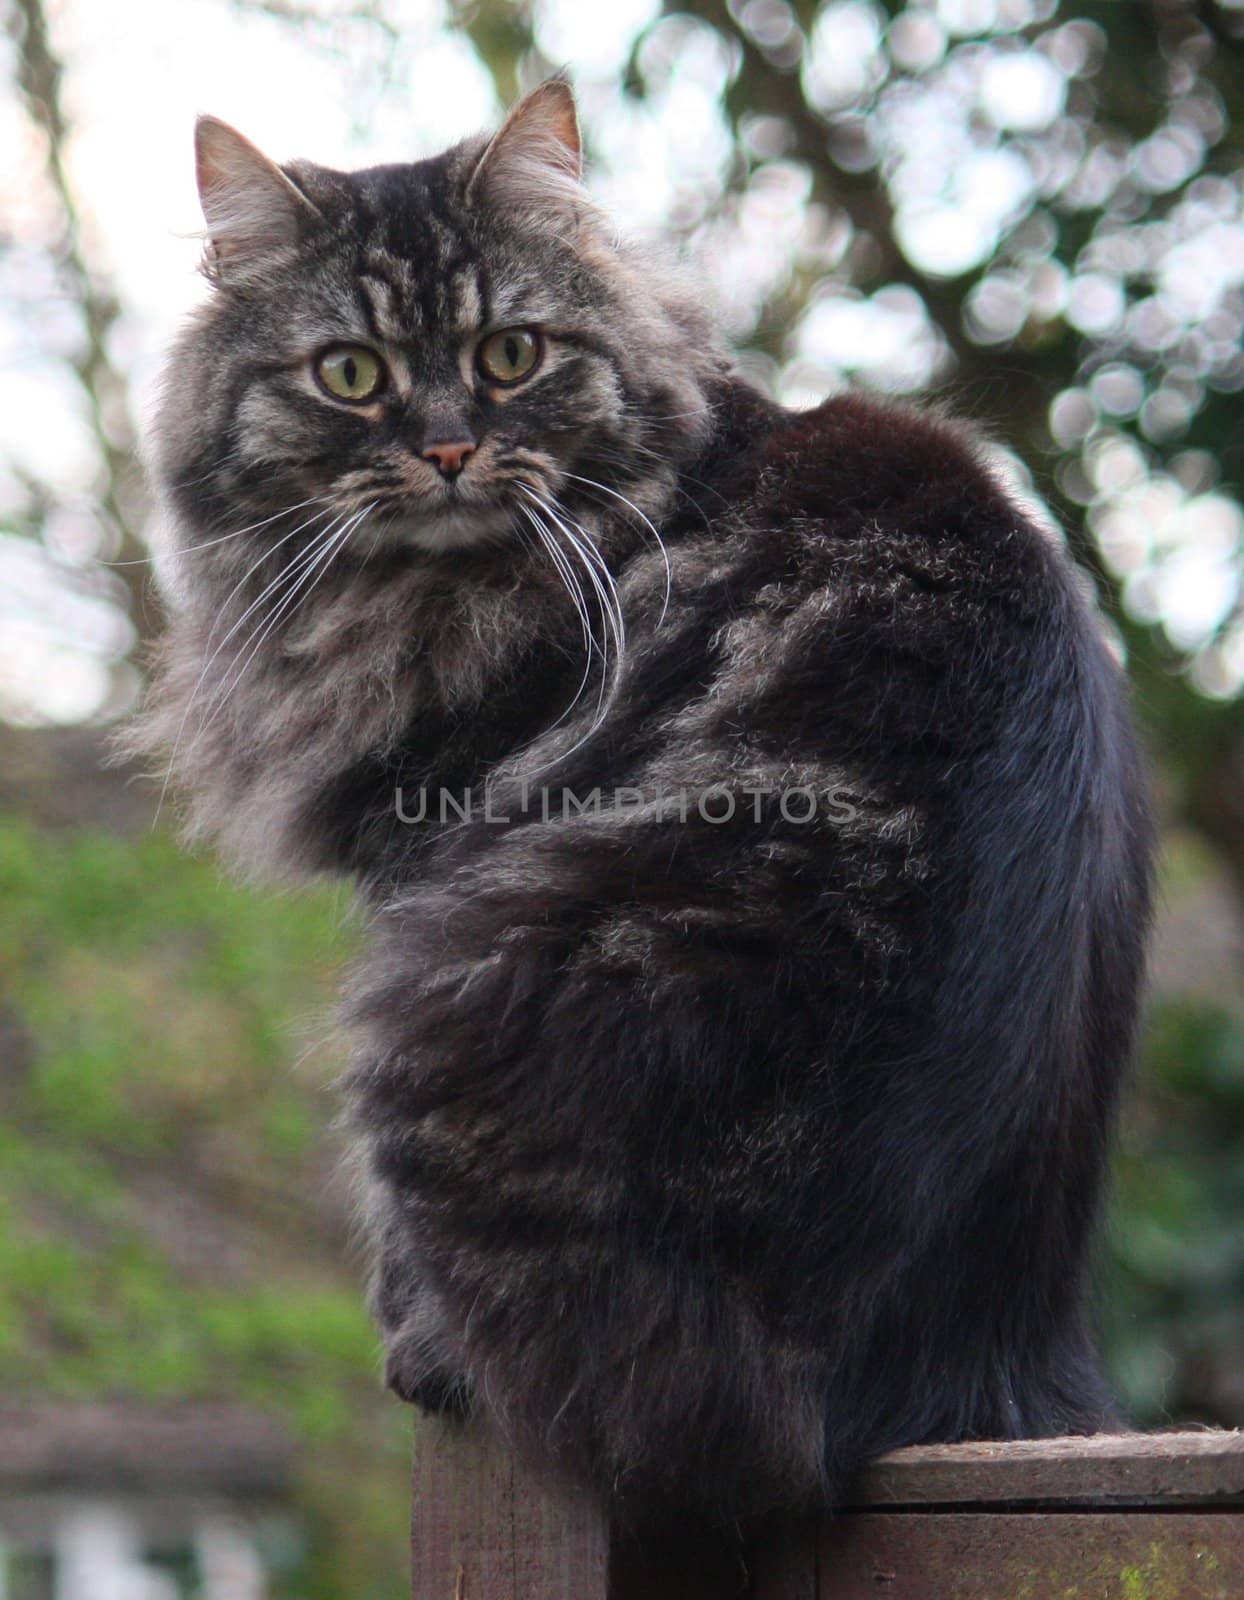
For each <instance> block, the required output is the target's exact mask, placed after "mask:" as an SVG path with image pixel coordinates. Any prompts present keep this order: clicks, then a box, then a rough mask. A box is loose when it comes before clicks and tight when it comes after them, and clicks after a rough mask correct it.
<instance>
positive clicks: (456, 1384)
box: [384, 1347, 471, 1421]
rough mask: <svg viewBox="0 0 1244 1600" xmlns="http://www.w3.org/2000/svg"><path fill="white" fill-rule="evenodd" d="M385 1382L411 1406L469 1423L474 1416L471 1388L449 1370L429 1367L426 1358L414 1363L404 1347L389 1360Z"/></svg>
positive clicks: (392, 1352) (391, 1353) (386, 1364)
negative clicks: (469, 1417) (470, 1417)
mask: <svg viewBox="0 0 1244 1600" xmlns="http://www.w3.org/2000/svg"><path fill="white" fill-rule="evenodd" d="M384 1381H385V1384H386V1386H387V1387H388V1388H390V1389H392V1390H393V1392H394V1394H396V1395H397V1396H398V1397H399V1398H400V1399H402V1400H405V1401H406V1402H407V1404H408V1405H412V1406H419V1407H420V1408H421V1409H422V1410H423V1411H432V1412H436V1413H437V1415H439V1416H448V1417H454V1418H457V1419H459V1420H462V1421H465V1420H466V1418H467V1417H468V1416H470V1414H471V1386H470V1384H469V1383H468V1381H467V1380H466V1378H464V1377H463V1376H462V1375H461V1374H460V1373H456V1372H451V1371H450V1370H449V1369H448V1368H447V1367H429V1366H428V1364H427V1360H426V1357H425V1358H424V1359H423V1360H422V1361H419V1360H412V1359H411V1357H410V1355H409V1353H408V1352H406V1351H403V1350H402V1349H401V1348H400V1347H398V1348H396V1349H391V1350H390V1351H389V1353H388V1356H387V1357H386V1359H385V1367H384Z"/></svg>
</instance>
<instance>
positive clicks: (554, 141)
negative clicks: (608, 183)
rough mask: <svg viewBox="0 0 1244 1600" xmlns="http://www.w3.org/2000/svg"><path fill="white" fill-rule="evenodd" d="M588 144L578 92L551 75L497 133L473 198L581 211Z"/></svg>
mask: <svg viewBox="0 0 1244 1600" xmlns="http://www.w3.org/2000/svg"><path fill="white" fill-rule="evenodd" d="M582 175H583V143H582V140H581V138H580V136H579V115H578V112H577V110H576V108H575V101H574V92H573V90H572V89H571V87H570V85H569V84H568V83H567V82H565V80H564V79H562V78H550V79H549V81H548V82H547V83H542V84H541V85H540V87H539V88H538V89H533V90H532V91H531V93H530V94H528V95H524V97H523V98H522V99H521V100H520V101H519V102H518V104H517V105H516V106H515V107H514V109H513V110H512V111H511V112H510V114H509V116H508V117H507V118H506V119H505V121H504V122H503V123H502V125H501V128H500V130H499V131H498V132H497V133H496V134H495V135H494V136H493V138H492V140H491V142H490V143H489V145H488V148H487V149H486V150H485V151H484V153H483V155H482V156H481V157H480V159H479V162H478V164H477V166H476V168H475V171H474V172H473V173H472V174H471V178H470V182H469V183H468V184H467V200H468V202H470V201H473V200H475V199H476V198H477V197H479V196H481V195H487V196H488V198H489V199H490V200H492V201H493V202H494V203H498V204H506V205H510V206H519V207H522V208H525V209H527V210H531V211H537V212H539V211H548V210H550V209H552V210H558V211H563V210H567V209H574V210H577V209H580V208H581V207H582V206H583V205H584V203H585V201H586V196H585V194H584V192H583V190H582V188H581V187H580V182H579V180H580V178H581V177H582Z"/></svg>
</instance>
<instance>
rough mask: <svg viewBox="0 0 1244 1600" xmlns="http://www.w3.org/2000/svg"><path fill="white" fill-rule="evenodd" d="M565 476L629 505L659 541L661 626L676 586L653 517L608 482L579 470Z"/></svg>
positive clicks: (658, 624)
mask: <svg viewBox="0 0 1244 1600" xmlns="http://www.w3.org/2000/svg"><path fill="white" fill-rule="evenodd" d="M563 476H564V477H567V478H570V479H571V480H572V481H573V482H575V483H583V484H586V485H587V487H588V488H589V489H598V490H599V491H600V492H601V494H609V495H612V496H613V498H614V499H615V500H620V501H621V502H622V504H623V505H624V506H628V507H629V508H630V509H631V510H632V511H633V512H634V513H635V515H636V516H637V517H638V518H639V520H640V521H641V522H642V523H643V524H644V526H645V527H647V528H648V529H649V530H650V532H651V534H652V537H653V538H654V539H655V540H656V542H657V549H658V550H659V551H660V552H661V559H662V561H663V562H664V563H665V598H664V600H663V601H662V602H661V615H660V616H659V617H658V618H657V627H658V628H659V627H660V626H661V624H662V623H663V622H664V621H665V613H666V612H667V611H668V610H669V604H670V595H671V593H672V591H673V587H674V574H673V572H672V570H671V568H670V558H669V551H668V550H667V549H666V548H665V541H664V539H662V537H661V535H660V533H659V532H658V531H657V526H656V524H655V523H654V522H653V521H652V519H651V517H649V516H646V515H645V513H644V512H642V511H641V510H640V509H639V507H638V506H637V505H636V504H635V502H634V501H633V500H628V499H627V497H626V495H624V494H620V493H619V492H618V490H617V489H611V488H609V486H608V485H607V484H604V483H597V482H596V480H595V478H583V477H580V476H579V474H578V473H577V472H567V473H564V474H563Z"/></svg>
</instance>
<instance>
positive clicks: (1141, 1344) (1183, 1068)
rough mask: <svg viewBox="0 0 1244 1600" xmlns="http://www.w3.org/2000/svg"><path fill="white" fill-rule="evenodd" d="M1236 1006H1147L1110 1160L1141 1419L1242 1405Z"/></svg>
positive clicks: (1242, 1139)
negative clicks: (1131, 1108)
mask: <svg viewBox="0 0 1244 1600" xmlns="http://www.w3.org/2000/svg"><path fill="white" fill-rule="evenodd" d="M1242 1149H1244V1012H1241V1011H1240V1010H1239V1009H1238V1008H1233V1007H1228V1006H1226V1005H1224V1004H1222V1003H1221V1002H1218V1001H1214V1000H1205V999H1197V998H1193V997H1190V996H1180V997H1177V998H1172V999H1168V1000H1164V1001H1162V1002H1159V1003H1158V1004H1156V1005H1155V1006H1154V1007H1153V1010H1152V1014H1151V1016H1150V1019H1149V1029H1148V1033H1147V1037H1146V1041H1145V1049H1144V1054H1143V1059H1142V1070H1141V1081H1140V1095H1139V1098H1138V1102H1137V1105H1136V1108H1135V1112H1134V1114H1133V1116H1132V1118H1131V1122H1130V1126H1129V1131H1128V1137H1127V1139H1126V1140H1125V1142H1124V1147H1123V1150H1122V1152H1121V1156H1120V1160H1119V1163H1118V1177H1117V1189H1116V1194H1115V1199H1114V1207H1113V1215H1112V1223H1111V1228H1110V1245H1111V1258H1112V1263H1111V1264H1112V1271H1111V1274H1110V1277H1109V1283H1108V1293H1107V1294H1106V1296H1105V1297H1104V1303H1105V1307H1106V1312H1107V1326H1108V1333H1109V1344H1110V1350H1111V1355H1112V1360H1113V1365H1114V1368H1115V1373H1116V1376H1117V1379H1118V1382H1119V1384H1120V1387H1121V1388H1122V1389H1123V1390H1124V1392H1125V1393H1126V1395H1127V1397H1128V1399H1129V1401H1130V1402H1131V1405H1132V1407H1133V1409H1134V1411H1135V1414H1136V1416H1137V1418H1138V1420H1140V1421H1143V1422H1146V1423H1150V1424H1157V1423H1164V1422H1169V1421H1171V1420H1172V1419H1174V1418H1181V1419H1188V1418H1199V1419H1200V1420H1204V1421H1211V1422H1225V1423H1233V1422H1235V1423H1238V1421H1239V1420H1240V1406H1241V1402H1242V1401H1244V1373H1241V1371H1240V1368H1239V1360H1240V1352H1241V1351H1244V1162H1241V1160H1240V1151H1241V1150H1242Z"/></svg>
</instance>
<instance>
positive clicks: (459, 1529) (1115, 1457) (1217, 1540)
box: [413, 1423, 1244, 1600]
mask: <svg viewBox="0 0 1244 1600" xmlns="http://www.w3.org/2000/svg"><path fill="white" fill-rule="evenodd" d="M413 1554H414V1600H863V1596H865V1595H867V1596H869V1597H870V1600H878V1597H882V1600H1244V1434H1240V1433H1221V1432H1210V1431H1205V1432H1197V1433H1167V1434H1152V1435H1140V1434H1127V1435H1120V1436H1118V1437H1105V1436H1102V1437H1099V1438H1095V1439H1049V1440H1039V1441H1029V1442H1024V1443H1019V1444H969V1445H938V1446H924V1447H919V1448H916V1449H910V1450H900V1451H896V1452H895V1453H894V1454H893V1455H891V1456H887V1457H885V1458H883V1459H882V1460H881V1461H878V1462H877V1463H875V1465H874V1466H873V1467H872V1468H871V1469H870V1470H869V1471H868V1473H866V1474H865V1476H864V1477H863V1478H862V1479H861V1481H860V1484H859V1486H858V1488H857V1490H856V1491H855V1492H854V1493H853V1494H852V1495H851V1496H850V1504H849V1509H848V1510H847V1511H846V1512H845V1513H844V1514H843V1515H841V1516H839V1517H836V1518H832V1519H826V1520H824V1521H822V1522H821V1523H820V1524H819V1525H818V1524H817V1523H815V1522H806V1523H803V1524H797V1525H793V1526H791V1527H789V1528H787V1529H785V1530H783V1531H781V1532H780V1533H779V1534H777V1535H773V1536H770V1537H768V1538H767V1539H765V1540H763V1541H761V1542H760V1543H759V1544H758V1545H756V1546H754V1547H752V1548H749V1549H746V1550H743V1551H740V1550H737V1549H733V1548H729V1547H727V1546H726V1544H725V1543H724V1542H723V1543H722V1545H721V1546H719V1547H716V1548H708V1549H704V1548H700V1549H693V1548H690V1547H688V1546H686V1545H683V1546H681V1547H678V1548H676V1549H666V1550H658V1549H654V1548H646V1549H637V1548H635V1547H634V1546H628V1545H624V1544H621V1543H619V1541H617V1540H616V1539H615V1540H611V1538H610V1535H609V1530H608V1529H607V1528H606V1526H605V1524H604V1521H603V1518H602V1517H601V1515H600V1512H599V1511H598V1509H597V1507H596V1506H595V1505H594V1504H593V1503H592V1501H591V1499H590V1498H589V1497H588V1496H586V1495H583V1494H580V1493H577V1492H575V1491H573V1490H568V1489H566V1488H565V1487H563V1486H555V1485H551V1484H549V1483H546V1482H540V1481H539V1480H537V1479H534V1478H532V1477H530V1476H527V1475H524V1474H522V1473H520V1472H519V1471H518V1470H517V1469H516V1468H515V1466H514V1464H513V1462H512V1461H511V1459H510V1458H509V1457H508V1456H507V1455H506V1454H505V1453H504V1452H503V1451H501V1450H500V1449H499V1447H498V1446H496V1445H495V1444H494V1443H491V1442H490V1441H488V1440H486V1439H484V1438H482V1437H481V1436H479V1435H477V1434H476V1433H474V1432H472V1431H470V1430H467V1431H465V1432H463V1431H459V1430H455V1429H450V1428H445V1427H444V1426H443V1425H441V1424H437V1423H424V1424H422V1425H421V1428H420V1434H419V1438H418V1441H417V1446H416V1465H415V1508H414V1534H413Z"/></svg>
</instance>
